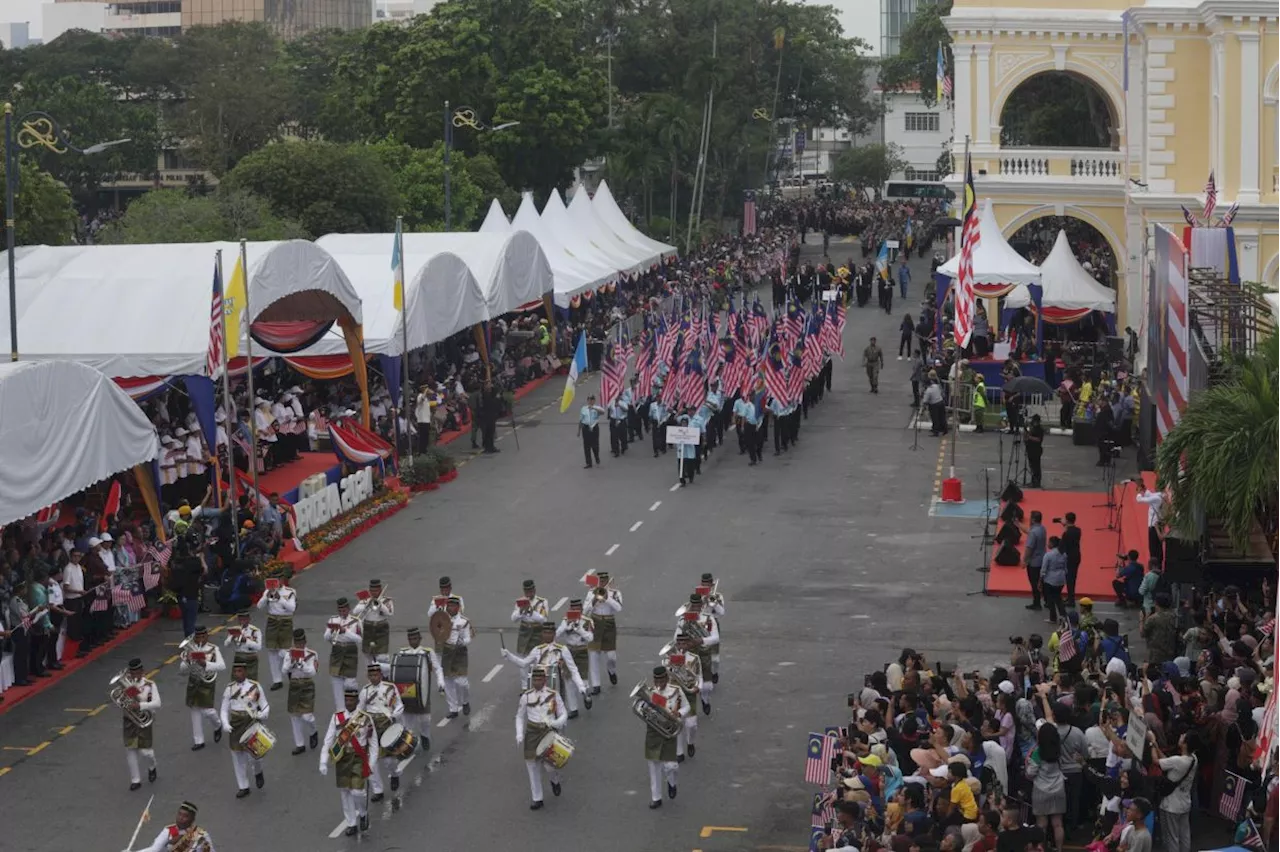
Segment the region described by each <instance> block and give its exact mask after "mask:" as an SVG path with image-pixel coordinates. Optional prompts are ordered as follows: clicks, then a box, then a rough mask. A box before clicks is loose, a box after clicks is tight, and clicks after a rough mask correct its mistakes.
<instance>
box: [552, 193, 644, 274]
mask: <svg viewBox="0 0 1280 852" xmlns="http://www.w3.org/2000/svg"><path fill="white" fill-rule="evenodd" d="M569 218H570V220H571V221H572V222H573V223H574V224H575V225H577V226H578V227H579V228H581V229H582V230H583V232H585V233H586V235H587V237H588V239H590V241H591V243H592V244H593V245H595V246H597V247H599V248H602V249H603V250H604V252H605V254H607V255H609V256H610V257H615V258H621V261H620V262H621V263H622V264H625V265H626V268H627V270H628V271H633V270H636V271H639V270H644V269H647V268H648V267H650V266H652V265H653V264H655V263H657V262H658V261H659V260H661V258H662V253H661V252H656V251H651V250H649V249H644V248H640V247H638V246H633V245H629V244H628V243H626V242H624V241H623V240H622V239H621V238H619V237H618V236H617V235H616V234H615V233H614V232H613V231H611V230H609V228H608V226H606V225H605V224H604V223H603V222H601V221H600V218H599V217H598V216H596V211H595V208H594V207H592V206H591V199H590V198H588V197H587V194H586V193H585V192H579V193H577V194H575V195H574V196H573V200H572V201H570V202H569Z"/></svg>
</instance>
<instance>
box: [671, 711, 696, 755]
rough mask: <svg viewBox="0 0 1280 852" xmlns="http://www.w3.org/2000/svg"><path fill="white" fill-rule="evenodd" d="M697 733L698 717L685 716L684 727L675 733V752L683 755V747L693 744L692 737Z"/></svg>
mask: <svg viewBox="0 0 1280 852" xmlns="http://www.w3.org/2000/svg"><path fill="white" fill-rule="evenodd" d="M697 733H698V717H697V716H685V717H684V727H682V728H681V729H680V733H678V734H676V754H678V755H680V756H681V757H684V754H685V747H686V746H689V745H694V738H695V737H696V736H697Z"/></svg>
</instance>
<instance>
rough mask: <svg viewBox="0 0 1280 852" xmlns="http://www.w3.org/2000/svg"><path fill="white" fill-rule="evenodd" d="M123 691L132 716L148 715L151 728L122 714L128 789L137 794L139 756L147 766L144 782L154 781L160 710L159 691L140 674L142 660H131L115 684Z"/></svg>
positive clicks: (140, 778) (147, 678)
mask: <svg viewBox="0 0 1280 852" xmlns="http://www.w3.org/2000/svg"><path fill="white" fill-rule="evenodd" d="M116 685H117V686H119V687H120V688H121V689H123V690H124V701H125V703H126V704H128V706H129V707H131V708H132V710H133V712H134V713H144V712H145V713H151V718H152V724H150V725H145V726H144V725H139V724H137V723H136V722H135V721H134V717H133V716H132V715H131V714H130V713H129V712H125V713H124V757H125V760H127V761H128V762H129V789H130V790H137V789H138V788H139V787H141V786H142V776H141V775H140V774H139V770H138V755H139V754H141V755H142V756H143V757H145V758H146V759H147V763H148V764H150V765H149V766H148V767H147V780H148V781H151V782H155V780H156V750H155V748H154V747H153V746H154V734H155V711H157V710H159V709H160V689H159V687H157V686H156V682H155V681H154V680H152V679H151V678H149V677H147V676H146V675H144V674H143V673H142V660H140V659H138V658H137V657H134V658H133V659H132V660H130V661H129V668H128V669H127V670H126V672H125V675H124V677H123V678H121V679H120V681H119V682H118V683H117V684H116Z"/></svg>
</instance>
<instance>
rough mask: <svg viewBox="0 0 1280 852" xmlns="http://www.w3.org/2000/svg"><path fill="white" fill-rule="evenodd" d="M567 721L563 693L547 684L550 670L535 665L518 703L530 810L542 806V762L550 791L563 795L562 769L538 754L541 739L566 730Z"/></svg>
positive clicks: (519, 740)
mask: <svg viewBox="0 0 1280 852" xmlns="http://www.w3.org/2000/svg"><path fill="white" fill-rule="evenodd" d="M566 721H567V719H566V717H565V712H564V704H562V703H561V702H560V696H558V695H556V694H555V693H554V692H552V691H551V690H550V689H548V688H547V670H546V669H545V668H543V667H542V666H534V668H533V671H532V673H531V674H530V688H529V689H528V690H526V691H525V692H523V693H521V695H520V701H519V702H518V703H517V704H516V745H518V746H522V747H523V748H524V766H525V769H526V770H527V771H528V773H529V794H530V796H532V798H533V803H532V804H530V805H529V810H532V811H536V810H540V809H541V808H542V769H541V768H540V767H539V766H538V764H542V765H543V766H545V767H546V770H547V780H549V781H550V782H551V794H552V795H554V796H559V795H560V771H559V770H558V769H556V768H555V767H554V766H552V765H551V764H549V763H547V762H546V761H544V760H542V759H541V757H540V756H539V755H538V743H539V742H540V741H541V740H542V738H543V736H545V735H546V734H547V733H548V732H550V731H553V730H554V731H562V730H564V726H565V722H566Z"/></svg>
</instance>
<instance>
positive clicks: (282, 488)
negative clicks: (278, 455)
mask: <svg viewBox="0 0 1280 852" xmlns="http://www.w3.org/2000/svg"><path fill="white" fill-rule="evenodd" d="M337 466H338V457H337V456H335V455H334V454H333V453H332V452H327V453H303V454H302V457H301V458H299V459H298V460H297V461H295V462H290V463H289V464H286V465H281V466H280V467H277V468H275V469H274V470H272V471H269V472H267V473H260V474H258V489H259V490H260V491H261V492H262V493H263V494H270V493H271V492H273V491H275V492H278V493H279V494H281V495H282V496H283V495H284V494H285V493H286V492H288V491H292V490H294V489H295V488H297V487H298V486H299V485H301V484H302V480H304V479H306V478H307V477H308V476H312V475H314V474H317V473H324V472H325V471H327V470H328V469H329V468H331V467H337Z"/></svg>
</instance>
